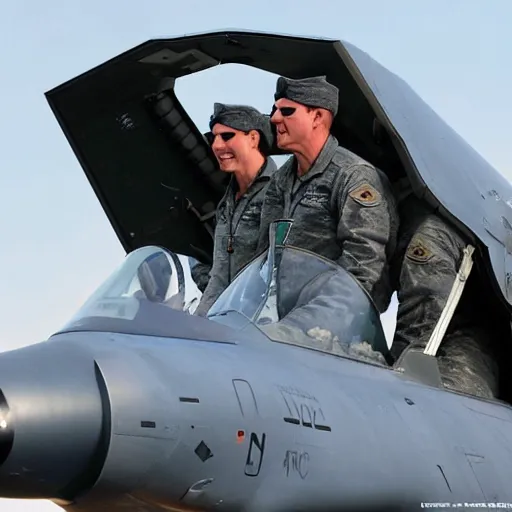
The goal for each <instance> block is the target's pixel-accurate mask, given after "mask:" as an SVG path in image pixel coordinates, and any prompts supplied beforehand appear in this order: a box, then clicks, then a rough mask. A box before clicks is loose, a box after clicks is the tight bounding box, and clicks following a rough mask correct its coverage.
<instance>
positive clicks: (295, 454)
mask: <svg viewBox="0 0 512 512" xmlns="http://www.w3.org/2000/svg"><path fill="white" fill-rule="evenodd" d="M308 466H309V453H308V452H300V451H297V450H286V454H285V456H284V461H283V467H284V470H285V473H286V476H287V477H288V476H289V475H290V471H292V472H295V473H297V474H298V475H299V476H300V478H301V479H302V480H304V479H305V478H306V477H307V476H308V473H309V467H308Z"/></svg>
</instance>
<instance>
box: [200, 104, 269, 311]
mask: <svg viewBox="0 0 512 512" xmlns="http://www.w3.org/2000/svg"><path fill="white" fill-rule="evenodd" d="M216 123H221V124H223V125H225V126H230V127H232V128H234V129H235V130H242V131H249V130H258V131H259V132H260V135H261V138H262V144H261V150H262V151H263V152H264V153H267V152H268V148H270V147H272V142H273V136H272V132H271V129H270V122H269V119H268V116H264V115H262V114H260V113H259V112H258V111H257V110H256V109H254V108H252V107H246V106H239V105H228V106H226V105H222V104H220V103H216V104H215V109H214V114H213V116H212V118H211V120H210V129H211V128H212V127H213V125H214V124H216ZM276 169H277V166H276V164H275V162H274V160H272V159H271V158H266V160H265V163H264V164H263V166H262V168H261V169H260V171H259V173H258V175H257V176H256V178H255V179H254V181H253V182H252V184H251V185H250V186H249V188H248V190H247V192H246V193H245V194H244V195H243V196H242V197H240V199H239V200H238V201H237V200H236V198H235V196H236V193H237V191H238V184H237V181H236V178H235V176H232V178H231V180H230V182H229V185H228V187H227V190H226V192H225V194H224V197H223V198H222V199H221V201H220V202H219V205H218V207H217V212H216V225H215V235H214V248H213V265H212V267H211V271H210V279H209V281H208V285H207V286H206V288H205V289H204V292H203V296H202V297H201V301H200V303H199V305H198V307H197V309H196V311H195V314H196V315H200V316H205V315H206V313H207V312H208V310H209V309H210V307H211V305H212V304H213V303H214V302H215V301H216V300H217V298H218V297H219V295H220V294H221V293H222V292H223V291H224V290H225V289H226V288H227V287H228V285H229V284H230V283H231V281H232V280H233V278H234V277H235V276H236V274H237V273H238V272H239V270H240V269H241V268H242V267H244V266H245V265H246V264H247V263H248V262H249V261H250V260H251V259H252V258H253V257H254V256H255V250H256V246H257V243H258V235H259V229H260V212H261V204H262V202H263V196H264V194H265V190H266V186H267V184H268V182H269V180H270V177H271V176H272V174H273V173H274V172H275V171H276ZM208 269H209V266H208V265H205V264H198V265H196V266H195V267H194V269H193V277H194V276H195V279H194V280H195V281H196V283H198V282H199V283H200V284H204V283H205V281H206V279H207V277H206V273H207V271H208ZM198 287H199V284H198Z"/></svg>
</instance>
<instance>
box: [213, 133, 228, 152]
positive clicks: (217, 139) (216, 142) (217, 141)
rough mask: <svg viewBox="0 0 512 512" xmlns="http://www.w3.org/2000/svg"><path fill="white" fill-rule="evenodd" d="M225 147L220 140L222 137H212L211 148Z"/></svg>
mask: <svg viewBox="0 0 512 512" xmlns="http://www.w3.org/2000/svg"><path fill="white" fill-rule="evenodd" d="M224 146H225V144H224V141H223V140H222V137H219V136H218V135H214V139H213V144H212V148H213V149H222V148H223V147H224Z"/></svg>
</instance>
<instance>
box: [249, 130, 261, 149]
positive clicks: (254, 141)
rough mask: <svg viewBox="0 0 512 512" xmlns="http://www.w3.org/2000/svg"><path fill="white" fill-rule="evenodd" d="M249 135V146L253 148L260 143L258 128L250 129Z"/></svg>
mask: <svg viewBox="0 0 512 512" xmlns="http://www.w3.org/2000/svg"><path fill="white" fill-rule="evenodd" d="M249 137H250V138H251V146H252V147H253V148H258V147H259V144H260V134H259V132H258V130H251V131H250V132H249Z"/></svg>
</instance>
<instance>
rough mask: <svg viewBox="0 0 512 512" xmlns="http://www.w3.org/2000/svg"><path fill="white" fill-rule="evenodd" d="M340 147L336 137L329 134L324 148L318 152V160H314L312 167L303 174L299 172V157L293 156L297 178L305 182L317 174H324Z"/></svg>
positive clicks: (293, 167) (293, 166) (293, 165)
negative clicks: (300, 174)
mask: <svg viewBox="0 0 512 512" xmlns="http://www.w3.org/2000/svg"><path fill="white" fill-rule="evenodd" d="M338 147H339V144H338V141H337V139H336V137H334V136H333V135H329V137H327V140H326V141H325V144H324V146H323V148H322V150H321V151H320V153H318V156H317V157H316V160H315V161H314V162H313V165H312V166H311V167H310V169H309V171H308V172H307V173H306V174H304V175H302V176H299V175H298V174H297V158H296V157H293V164H292V169H293V172H294V174H295V175H296V177H297V179H298V180H299V181H301V182H304V181H308V180H310V179H311V178H314V177H315V176H318V175H319V174H322V173H323V172H324V171H325V169H327V166H328V165H329V164H330V163H331V161H332V158H333V156H334V153H336V150H337V149H338Z"/></svg>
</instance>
